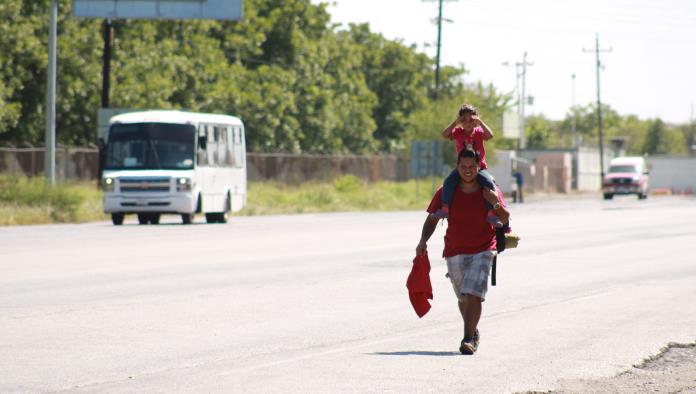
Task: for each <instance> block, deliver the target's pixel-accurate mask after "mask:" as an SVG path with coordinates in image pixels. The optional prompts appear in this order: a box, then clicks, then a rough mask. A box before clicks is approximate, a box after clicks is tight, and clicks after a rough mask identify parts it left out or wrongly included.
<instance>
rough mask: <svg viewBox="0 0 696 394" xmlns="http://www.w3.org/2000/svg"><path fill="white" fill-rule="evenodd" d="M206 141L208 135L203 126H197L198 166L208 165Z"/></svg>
mask: <svg viewBox="0 0 696 394" xmlns="http://www.w3.org/2000/svg"><path fill="white" fill-rule="evenodd" d="M204 141H205V142H204ZM207 142H208V136H207V135H206V130H205V126H202V125H201V126H198V150H197V151H196V160H197V161H198V165H199V166H206V165H208V151H207V150H206V148H207Z"/></svg>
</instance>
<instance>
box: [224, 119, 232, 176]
mask: <svg viewBox="0 0 696 394" xmlns="http://www.w3.org/2000/svg"><path fill="white" fill-rule="evenodd" d="M225 135H226V136H227V146H226V147H225V149H226V150H227V162H226V165H227V167H234V130H233V129H232V127H231V126H227V127H225Z"/></svg>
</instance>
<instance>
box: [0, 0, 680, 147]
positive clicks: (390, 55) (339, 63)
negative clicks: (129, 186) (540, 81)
mask: <svg viewBox="0 0 696 394" xmlns="http://www.w3.org/2000/svg"><path fill="white" fill-rule="evenodd" d="M49 3H50V0H3V1H2V2H0V144H2V145H7V144H13V145H22V144H31V145H36V146H40V145H42V144H43V140H44V127H45V126H44V117H45V114H44V111H45V94H46V65H47V41H48V8H49ZM58 4H59V17H58V80H57V103H56V113H57V119H56V123H57V124H56V128H57V139H58V142H59V143H60V144H64V145H87V144H91V143H94V142H95V139H96V113H97V109H98V108H99V107H100V101H101V86H102V84H101V82H102V81H101V79H102V48H103V38H102V22H103V21H102V20H98V19H86V18H76V17H73V16H72V15H71V13H72V10H71V7H72V0H59V1H58ZM114 29H115V40H114V44H113V58H112V63H111V70H112V71H111V73H112V79H111V87H112V88H111V94H110V97H111V99H110V106H111V107H121V108H137V109H181V110H188V111H196V112H211V113H225V114H231V115H235V116H239V117H240V118H242V119H243V121H244V122H245V124H246V126H247V144H248V149H249V150H250V151H255V152H292V153H302V152H313V153H358V154H360V153H375V152H399V151H406V150H407V149H408V146H409V143H410V141H411V140H413V139H436V138H439V133H440V131H441V130H442V128H443V127H444V126H446V125H447V124H448V123H449V122H450V121H451V120H452V119H453V118H454V116H455V114H456V110H457V108H458V107H459V105H461V103H463V102H469V103H472V104H474V105H476V106H477V107H478V108H479V109H480V112H481V116H482V117H483V118H484V119H485V120H486V122H487V123H488V124H489V125H491V126H493V127H494V129H496V130H498V131H499V130H500V127H501V124H500V123H501V119H502V114H503V112H504V111H505V110H506V108H509V107H510V106H511V105H513V102H512V94H510V93H505V92H502V91H500V90H499V89H497V88H496V87H495V86H493V85H490V84H488V85H486V84H483V83H481V82H479V81H476V80H475V79H473V78H471V77H470V76H469V75H468V72H467V70H466V69H465V68H464V66H460V67H443V68H442V70H441V85H440V91H439V95H438V99H437V100H435V99H433V85H434V76H433V70H434V64H435V60H434V59H433V58H431V57H429V56H427V55H426V54H424V53H422V52H419V51H418V50H417V48H415V47H414V46H410V45H406V44H404V43H403V42H402V41H399V40H389V39H386V38H385V37H384V36H382V35H381V34H378V33H375V32H373V31H371V30H370V27H369V26H368V25H366V24H352V25H349V26H338V25H336V24H335V23H333V22H332V21H331V18H330V15H329V13H328V11H327V4H318V5H317V4H312V3H311V2H310V0H253V1H252V0H245V2H244V17H243V19H242V20H240V21H234V22H232V21H209V20H187V21H148V20H116V21H114ZM573 110H574V111H578V112H579V114H580V115H582V116H581V117H582V119H584V121H583V122H584V123H583V122H579V123H578V124H579V125H580V124H581V125H582V126H579V127H582V133H584V134H583V135H586V136H587V137H588V138H587V139H586V141H588V142H589V141H590V137H591V135H592V133H593V132H596V131H593V130H594V129H593V127H595V125H594V124H593V123H592V111H593V109H592V108H591V106H588V107H586V108H575V109H573ZM605 113H607V121H606V122H605V124H607V128H608V129H610V130H616V132H617V133H618V132H623V131H631V133H635V134H636V136H637V137H640V138H642V139H641V140H640V141H647V140H648V139H649V138H648V137H649V135H650V133H648V129H647V128H646V127H645V125H646V123H645V122H646V121H642V120H639V119H637V118H635V117H631V116H628V117H622V116H619V115H618V114H616V113H615V112H611V111H609V112H605ZM569 116H570V113H569ZM612 117H613V118H612ZM585 118H586V119H585ZM568 119H569V117H566V119H564V120H563V121H559V122H554V121H550V120H548V119H545V118H544V117H541V116H537V117H534V116H533V117H530V120H529V121H528V122H527V132H528V134H529V138H528V140H529V145H530V146H532V147H556V146H560V145H564V144H567V142H568V137H567V130H569V129H568ZM611 119H616V121H613V120H611ZM634 125H639V126H640V127H639V128H638V129H636V130H644V131H640V132H634V131H632V130H634V129H633V128H632V127H633V126H634ZM660 127H661V128H662V129H660ZM595 128H596V127H595ZM692 129H693V127H692ZM665 130H666V131H665ZM671 130H672V128H669V127H665V125H664V124H662V125H661V126H659V127H658V131H657V132H655V133H654V134H656V135H659V136H660V137H659V138H658V140H659V141H660V142H658V143H656V146H660V147H661V148H656V149H658V150H659V149H667V150H670V152H669V153H671V151H672V150H674V149H675V148H674V146H676V145H679V144H678V142H679V141H681V140H679V138H676V137H674V138H676V139H677V140H679V141H677V142H674V141H671V140H670V141H671V142H662V141H663V140H665V138H667V137H664V135H666V134H669V135H670V137H669V138H672V139H673V136H672V134H674V133H672V131H671ZM641 133H642V134H641ZM500 134H501V133H500V132H498V133H497V137H496V139H495V140H494V142H493V144H491V145H492V146H491V147H490V148H491V149H494V146H495V145H497V146H499V147H508V148H509V147H513V146H514V141H511V140H506V139H503V138H500V137H499V136H500ZM682 134H683V138H687V137H688V136H686V134H684V133H682ZM632 135H633V134H632ZM674 135H677V134H674ZM692 135H693V132H692ZM669 138H668V139H669ZM682 142H684V141H682ZM632 143H633V142H632ZM684 143H685V144H686V142H684ZM636 144H637V145H636V146H640V148H639V149H643V146H644V145H645V143H644V142H636ZM641 144H642V145H641ZM682 145H684V144H682ZM664 147H667V148H664ZM650 149H652V148H650ZM646 152H648V150H646Z"/></svg>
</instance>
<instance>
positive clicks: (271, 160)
mask: <svg viewBox="0 0 696 394" xmlns="http://www.w3.org/2000/svg"><path fill="white" fill-rule="evenodd" d="M408 165H409V163H408V161H407V160H405V159H400V158H398V157H397V156H395V155H315V154H285V153H248V154H247V174H248V179H249V180H250V181H267V180H273V181H278V182H282V183H287V184H299V183H303V182H307V181H327V180H331V179H334V178H337V177H340V176H342V175H348V174H352V175H355V176H357V177H358V178H360V179H364V180H366V181H369V182H377V181H405V180H407V179H408V178H409V168H408ZM98 171H99V150H98V149H96V148H68V147H59V148H57V149H56V178H57V179H75V180H96V179H97V176H98ZM43 172H44V148H0V173H6V174H20V175H25V176H29V177H32V176H43Z"/></svg>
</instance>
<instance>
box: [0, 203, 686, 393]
mask: <svg viewBox="0 0 696 394" xmlns="http://www.w3.org/2000/svg"><path fill="white" fill-rule="evenodd" d="M424 217H425V214H424V213H422V212H407V213H342V214H321V215H294V216H293V215H291V216H272V217H270V216H269V217H240V218H234V219H233V220H232V222H231V223H229V224H227V225H204V224H200V225H193V226H181V225H178V224H171V225H166V224H165V225H160V226H138V225H135V224H131V225H124V226H121V227H114V226H112V225H111V224H109V223H89V224H81V225H56V226H32V227H11V228H10V227H6V228H0V269H1V272H0V392H56V391H58V392H59V391H70V392H73V391H74V392H182V391H183V392H346V391H348V392H352V391H355V392H385V391H386V392H463V391H470V392H496V393H498V392H511V391H517V390H545V389H550V388H552V387H554V385H555V384H556V382H557V381H558V379H569V378H579V377H586V378H591V377H600V376H610V375H613V374H616V373H618V372H620V371H622V370H625V369H626V368H630V366H631V365H632V364H634V363H636V362H638V361H640V360H641V359H642V358H644V357H646V356H648V355H650V354H653V353H656V352H657V351H658V350H659V349H660V348H661V347H662V346H664V345H665V344H667V343H668V342H690V341H693V340H695V339H696V308H695V307H694V305H696V257H694V256H696V224H695V223H696V200H695V199H687V198H676V197H670V198H651V199H648V200H647V201H637V200H635V199H634V198H617V199H615V200H614V201H610V202H605V201H599V200H591V199H586V200H564V201H548V202H545V203H529V204H526V205H521V206H515V207H514V208H513V217H514V219H513V227H514V229H515V230H516V232H518V233H520V234H521V236H522V237H523V240H522V243H521V247H520V248H519V249H517V250H513V251H508V252H505V254H503V255H502V256H501V257H500V261H499V272H498V286H496V287H494V288H492V289H491V290H490V292H489V297H488V300H487V301H486V302H485V305H484V312H483V318H482V321H481V325H480V328H481V333H482V342H481V346H480V349H479V352H478V353H477V354H476V355H475V356H461V355H459V354H458V353H457V348H458V346H459V341H460V340H461V337H462V326H461V322H460V320H459V317H458V312H457V309H456V303H455V298H454V295H453V294H452V290H451V287H450V285H449V282H447V280H446V279H445V277H444V273H445V267H444V261H443V260H442V259H441V258H439V257H438V256H439V255H440V252H441V250H442V241H441V239H442V235H443V234H444V231H443V228H441V227H440V228H438V230H437V232H436V233H435V235H434V237H433V241H431V245H430V255H431V260H432V262H433V266H434V267H433V271H432V272H431V277H432V281H433V286H434V293H435V300H434V305H433V309H432V310H431V312H430V313H429V314H428V315H426V316H425V317H424V318H423V319H418V318H417V317H416V315H415V314H414V312H413V311H412V309H411V306H410V304H409V302H408V297H407V293H406V289H405V281H406V276H407V274H408V272H409V269H410V264H411V262H410V260H411V259H412V257H413V256H412V254H413V250H414V248H415V246H416V243H417V240H418V237H419V234H420V227H421V224H422V221H423V219H424ZM177 220H178V219H176V218H172V223H173V222H174V221H177Z"/></svg>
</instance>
